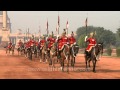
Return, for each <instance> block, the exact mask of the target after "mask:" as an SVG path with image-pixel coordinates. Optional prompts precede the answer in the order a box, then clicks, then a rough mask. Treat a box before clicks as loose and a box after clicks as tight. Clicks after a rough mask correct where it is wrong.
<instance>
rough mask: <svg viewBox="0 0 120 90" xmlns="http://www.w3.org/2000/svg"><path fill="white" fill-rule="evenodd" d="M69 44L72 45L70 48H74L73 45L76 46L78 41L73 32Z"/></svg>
mask: <svg viewBox="0 0 120 90" xmlns="http://www.w3.org/2000/svg"><path fill="white" fill-rule="evenodd" d="M69 43H70V47H72V46H73V45H75V44H76V39H75V37H74V33H73V31H72V34H71V36H70V37H69Z"/></svg>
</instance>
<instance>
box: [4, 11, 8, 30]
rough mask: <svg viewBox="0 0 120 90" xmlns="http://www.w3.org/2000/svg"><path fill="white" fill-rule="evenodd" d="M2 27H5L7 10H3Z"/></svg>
mask: <svg viewBox="0 0 120 90" xmlns="http://www.w3.org/2000/svg"><path fill="white" fill-rule="evenodd" d="M3 28H4V29H6V28H7V11H3Z"/></svg>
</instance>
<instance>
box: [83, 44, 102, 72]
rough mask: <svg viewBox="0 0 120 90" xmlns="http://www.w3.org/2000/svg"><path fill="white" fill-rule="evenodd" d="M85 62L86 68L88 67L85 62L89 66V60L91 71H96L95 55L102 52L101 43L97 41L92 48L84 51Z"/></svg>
mask: <svg viewBox="0 0 120 90" xmlns="http://www.w3.org/2000/svg"><path fill="white" fill-rule="evenodd" d="M85 54H86V55H85V62H86V68H88V66H87V63H89V67H90V61H92V63H93V72H96V70H95V67H96V62H97V59H96V58H97V57H98V56H99V55H100V54H101V55H102V54H103V43H98V44H97V45H96V46H95V47H93V48H92V50H91V51H90V52H86V51H85Z"/></svg>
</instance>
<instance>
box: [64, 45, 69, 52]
mask: <svg viewBox="0 0 120 90" xmlns="http://www.w3.org/2000/svg"><path fill="white" fill-rule="evenodd" d="M64 50H65V52H66V54H70V46H69V45H67V44H65V45H64Z"/></svg>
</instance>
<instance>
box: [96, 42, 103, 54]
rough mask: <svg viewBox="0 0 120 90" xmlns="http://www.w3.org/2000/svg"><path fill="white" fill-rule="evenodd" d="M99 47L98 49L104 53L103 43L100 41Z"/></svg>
mask: <svg viewBox="0 0 120 90" xmlns="http://www.w3.org/2000/svg"><path fill="white" fill-rule="evenodd" d="M97 47H98V51H99V52H100V53H101V55H102V54H103V43H98V44H97Z"/></svg>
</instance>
